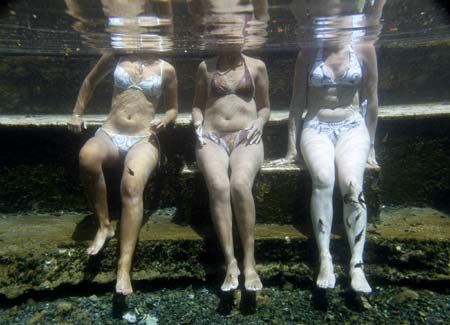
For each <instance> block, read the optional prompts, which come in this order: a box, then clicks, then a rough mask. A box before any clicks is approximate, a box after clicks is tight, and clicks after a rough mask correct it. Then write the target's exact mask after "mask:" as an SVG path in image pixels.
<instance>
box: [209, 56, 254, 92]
mask: <svg viewBox="0 0 450 325" xmlns="http://www.w3.org/2000/svg"><path fill="white" fill-rule="evenodd" d="M242 61H243V63H244V74H243V75H242V77H241V79H240V80H239V83H238V84H237V86H236V88H231V87H230V86H229V85H228V84H227V83H226V81H225V80H224V78H222V77H221V75H220V74H219V72H218V65H219V60H217V63H216V71H214V73H213V75H212V78H211V92H212V94H213V95H214V96H215V97H222V96H225V95H230V94H235V95H238V96H242V97H252V96H253V95H254V92H255V87H254V85H253V80H252V76H251V75H250V71H249V70H248V67H247V63H246V62H245V59H244V57H242Z"/></svg>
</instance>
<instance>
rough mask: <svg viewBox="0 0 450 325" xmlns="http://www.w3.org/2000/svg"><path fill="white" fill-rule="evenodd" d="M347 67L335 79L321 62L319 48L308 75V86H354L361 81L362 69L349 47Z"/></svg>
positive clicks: (331, 72) (321, 57)
mask: <svg viewBox="0 0 450 325" xmlns="http://www.w3.org/2000/svg"><path fill="white" fill-rule="evenodd" d="M348 53H349V65H348V69H347V71H345V73H344V74H343V75H342V77H339V78H337V79H335V76H334V74H333V71H332V70H331V69H330V68H329V67H327V66H326V65H325V63H324V60H323V48H322V47H321V48H320V49H319V51H318V53H317V55H316V60H315V61H314V65H313V67H312V69H311V73H310V75H309V84H310V85H311V86H313V87H330V86H338V85H347V86H348V85H350V86H351V85H356V84H358V83H359V82H360V81H361V79H362V69H361V65H360V64H359V61H358V58H357V57H356V53H355V51H354V50H353V48H352V47H351V46H349V50H348Z"/></svg>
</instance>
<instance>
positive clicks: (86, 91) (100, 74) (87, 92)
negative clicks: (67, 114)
mask: <svg viewBox="0 0 450 325" xmlns="http://www.w3.org/2000/svg"><path fill="white" fill-rule="evenodd" d="M116 61H117V59H116V57H115V56H114V54H112V53H105V54H103V55H102V56H101V58H100V60H98V62H97V63H96V64H95V66H94V67H93V68H92V70H91V71H90V72H89V74H88V75H87V76H86V78H84V81H83V83H82V84H81V87H80V90H79V92H78V97H77V101H76V103H75V108H74V109H73V114H72V117H71V118H70V120H69V122H68V126H69V129H70V130H71V131H74V132H81V127H82V125H83V123H84V122H83V120H82V118H81V116H82V115H83V113H84V111H85V110H86V106H87V104H88V102H89V100H90V99H91V97H92V94H93V93H94V90H95V88H96V87H97V85H98V84H99V82H100V81H101V80H102V79H103V78H104V77H105V76H106V75H107V74H108V73H109V72H111V70H112V69H113V68H114V66H115V64H116Z"/></svg>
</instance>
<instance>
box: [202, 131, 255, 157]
mask: <svg viewBox="0 0 450 325" xmlns="http://www.w3.org/2000/svg"><path fill="white" fill-rule="evenodd" d="M248 132H249V131H248V129H242V130H239V131H232V132H214V131H210V132H205V133H203V135H202V136H203V138H205V139H209V140H211V141H212V142H214V143H216V144H218V145H219V146H221V147H223V148H224V149H225V151H226V152H227V154H228V155H231V153H232V152H233V150H234V149H235V148H236V147H237V146H239V145H240V144H242V143H244V142H245V141H247V136H248Z"/></svg>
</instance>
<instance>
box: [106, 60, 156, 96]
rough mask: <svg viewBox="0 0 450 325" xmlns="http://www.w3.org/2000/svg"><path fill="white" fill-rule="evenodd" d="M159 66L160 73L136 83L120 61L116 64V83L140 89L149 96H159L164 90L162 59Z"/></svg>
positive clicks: (119, 85)
mask: <svg viewBox="0 0 450 325" xmlns="http://www.w3.org/2000/svg"><path fill="white" fill-rule="evenodd" d="M159 66H160V74H159V75H151V76H148V77H147V78H145V79H144V80H142V81H140V82H139V83H135V82H134V81H133V79H131V76H130V74H129V73H128V72H127V70H125V69H124V68H123V67H122V66H121V65H120V62H119V64H117V66H116V69H115V70H114V85H115V86H116V87H118V88H121V89H130V88H135V89H139V90H140V91H142V92H143V93H144V94H145V95H147V96H149V97H156V98H159V97H160V96H161V92H162V66H163V62H162V61H161V64H160V65H159Z"/></svg>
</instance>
